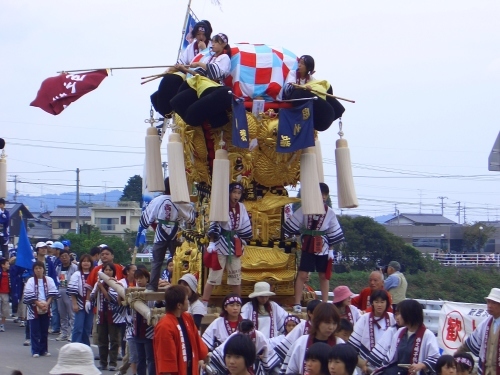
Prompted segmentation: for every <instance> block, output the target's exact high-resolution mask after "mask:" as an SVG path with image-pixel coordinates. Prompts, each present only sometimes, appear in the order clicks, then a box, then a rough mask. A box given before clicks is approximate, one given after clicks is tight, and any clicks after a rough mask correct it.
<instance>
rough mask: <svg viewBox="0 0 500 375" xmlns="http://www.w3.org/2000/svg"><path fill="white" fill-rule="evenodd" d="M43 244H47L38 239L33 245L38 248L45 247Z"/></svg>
mask: <svg viewBox="0 0 500 375" xmlns="http://www.w3.org/2000/svg"><path fill="white" fill-rule="evenodd" d="M45 246H47V244H46V243H45V242H41V241H40V242H37V243H36V245H35V247H36V248H37V249H38V248H39V247H45Z"/></svg>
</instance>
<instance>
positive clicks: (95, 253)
mask: <svg viewBox="0 0 500 375" xmlns="http://www.w3.org/2000/svg"><path fill="white" fill-rule="evenodd" d="M90 256H91V257H92V262H93V263H94V267H97V266H98V265H99V260H100V257H101V248H100V247H99V246H95V247H93V248H92V249H90Z"/></svg>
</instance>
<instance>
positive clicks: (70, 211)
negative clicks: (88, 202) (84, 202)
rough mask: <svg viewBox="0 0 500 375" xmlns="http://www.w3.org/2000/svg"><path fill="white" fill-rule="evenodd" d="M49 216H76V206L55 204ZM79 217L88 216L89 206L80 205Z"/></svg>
mask: <svg viewBox="0 0 500 375" xmlns="http://www.w3.org/2000/svg"><path fill="white" fill-rule="evenodd" d="M50 217H76V206H57V207H56V209H55V210H54V211H52V212H51V214H50ZM80 217H88V218H90V207H80Z"/></svg>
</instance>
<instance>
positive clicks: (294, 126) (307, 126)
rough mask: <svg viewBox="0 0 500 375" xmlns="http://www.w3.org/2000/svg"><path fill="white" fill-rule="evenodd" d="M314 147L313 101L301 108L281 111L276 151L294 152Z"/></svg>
mask: <svg viewBox="0 0 500 375" xmlns="http://www.w3.org/2000/svg"><path fill="white" fill-rule="evenodd" d="M313 146H314V126H313V104H312V100H308V101H307V102H305V103H304V104H303V105H301V106H299V107H294V108H284V109H280V112H279V122H278V137H277V139H276V151H277V152H294V151H298V150H301V149H303V148H307V147H313Z"/></svg>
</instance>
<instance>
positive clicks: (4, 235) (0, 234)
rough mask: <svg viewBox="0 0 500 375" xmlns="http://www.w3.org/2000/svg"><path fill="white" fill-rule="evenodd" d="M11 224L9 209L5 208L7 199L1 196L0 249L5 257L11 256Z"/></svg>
mask: <svg viewBox="0 0 500 375" xmlns="http://www.w3.org/2000/svg"><path fill="white" fill-rule="evenodd" d="M9 226H10V215H9V211H7V210H6V209H5V199H3V198H0V249H1V250H2V253H1V256H2V257H3V258H5V259H8V258H9V234H10V231H9Z"/></svg>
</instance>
